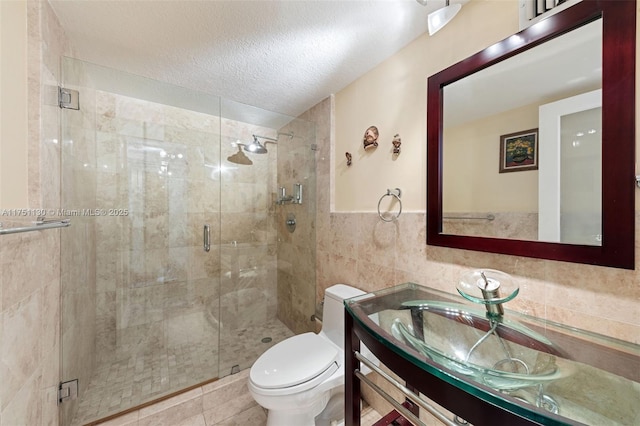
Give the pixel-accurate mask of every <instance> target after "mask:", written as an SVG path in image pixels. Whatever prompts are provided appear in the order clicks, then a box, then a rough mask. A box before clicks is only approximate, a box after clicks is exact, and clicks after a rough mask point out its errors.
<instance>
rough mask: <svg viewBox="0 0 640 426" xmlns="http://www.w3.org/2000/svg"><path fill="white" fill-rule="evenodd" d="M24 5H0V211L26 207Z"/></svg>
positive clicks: (25, 26) (25, 48) (25, 4)
mask: <svg viewBox="0 0 640 426" xmlns="http://www.w3.org/2000/svg"><path fill="white" fill-rule="evenodd" d="M26 23H27V3H26V2H24V1H1V2H0V52H2V56H1V57H0V208H27V207H29V205H28V202H27V182H28V180H27V143H26V141H27V25H26Z"/></svg>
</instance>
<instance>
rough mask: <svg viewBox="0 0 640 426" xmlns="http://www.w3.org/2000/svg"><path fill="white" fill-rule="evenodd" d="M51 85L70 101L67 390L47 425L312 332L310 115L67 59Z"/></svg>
mask: <svg viewBox="0 0 640 426" xmlns="http://www.w3.org/2000/svg"><path fill="white" fill-rule="evenodd" d="M62 80H63V81H62V86H63V88H64V89H63V92H64V94H65V96H68V97H70V98H73V97H75V96H77V97H78V99H79V102H77V105H74V102H71V105H66V107H65V108H64V109H63V110H62V120H61V121H62V129H61V138H60V143H61V144H62V149H61V151H62V161H61V170H60V174H61V181H62V189H61V191H62V194H61V214H62V215H63V216H66V217H68V218H70V219H71V221H72V226H71V227H69V228H67V229H66V230H65V232H61V244H60V245H61V283H62V289H61V293H62V297H61V316H62V324H61V346H62V354H61V365H62V379H63V381H71V382H73V381H75V380H77V382H75V383H77V386H78V397H77V399H75V400H72V401H68V402H65V403H64V404H63V405H61V410H60V416H61V421H60V424H61V425H64V426H68V425H82V424H87V423H90V422H93V421H96V420H99V419H103V418H106V417H109V416H112V415H114V414H117V413H121V412H123V411H126V410H128V409H131V408H134V407H138V406H141V405H144V404H147V403H149V402H152V401H155V400H158V399H161V398H163V397H166V396H168V395H172V394H175V393H178V392H180V391H182V390H185V389H189V388H192V387H195V386H198V385H202V384H204V383H207V382H209V381H213V380H215V379H217V378H220V377H223V376H226V375H228V374H233V373H235V372H237V371H240V370H242V369H246V368H248V367H250V366H251V365H252V363H253V362H254V361H255V360H256V359H257V357H258V356H259V355H260V354H261V353H262V352H264V351H265V350H266V349H268V348H269V347H271V346H272V345H274V344H275V343H277V342H279V341H281V340H282V339H284V338H286V337H288V336H291V335H293V334H295V333H301V332H305V331H310V330H312V329H313V327H314V324H313V322H312V321H311V316H312V314H313V313H314V312H315V293H316V291H315V234H314V232H315V156H314V147H315V129H314V125H313V123H310V122H308V121H305V120H301V119H297V118H294V117H288V116H284V115H281V114H276V113H272V112H269V111H265V110H262V109H259V108H255V107H251V106H248V105H244V104H239V103H236V102H233V101H229V100H225V99H221V98H219V97H216V96H212V95H208V94H205V93H198V92H194V91H191V90H187V89H184V88H179V87H175V86H171V85H168V84H164V83H160V82H158V81H153V80H149V79H146V78H142V77H138V76H133V75H130V74H126V73H124V72H120V71H116V70H112V69H108V68H105V67H101V66H97V65H94V64H90V63H86V62H82V61H79V60H76V59H70V58H64V59H63V61H62ZM63 98H64V96H63ZM254 135H255V137H256V138H257V140H258V141H259V142H260V143H261V144H262V146H263V147H264V148H266V149H264V150H259V151H258V152H256V151H253V152H252V151H251V150H250V147H249V145H250V144H251V143H252V142H253V141H254ZM280 188H285V191H287V192H289V193H292V192H290V191H293V188H299V189H300V194H301V195H302V194H304V197H303V198H301V200H300V202H287V201H283V200H282V196H281V195H282V191H283V190H282V189H280ZM302 189H303V190H304V192H302ZM292 220H293V222H294V223H295V227H294V226H292ZM292 228H294V230H293V232H292V231H291V230H292Z"/></svg>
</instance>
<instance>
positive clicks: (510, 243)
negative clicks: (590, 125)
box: [427, 0, 636, 269]
mask: <svg viewBox="0 0 640 426" xmlns="http://www.w3.org/2000/svg"><path fill="white" fill-rule="evenodd" d="M599 18H602V20H603V22H602V27H603V41H602V43H603V48H602V174H603V176H602V228H603V229H602V235H603V241H602V245H601V246H583V245H572V244H563V243H551V242H542V241H524V240H514V239H501V238H485V237H473V236H463V235H448V234H443V233H442V175H443V173H442V164H443V163H442V131H443V126H442V118H443V113H442V112H443V88H444V87H445V86H446V85H448V84H451V83H453V82H455V81H457V80H459V79H462V78H464V77H466V76H468V75H470V74H473V73H475V72H477V71H480V70H482V69H484V68H487V67H489V66H491V65H493V64H495V63H498V62H500V61H503V60H505V59H508V58H511V57H513V56H515V55H517V54H518V53H521V52H523V51H525V50H527V49H530V48H533V47H535V46H539V45H540V44H542V43H544V42H546V41H548V40H550V39H552V38H554V37H557V36H559V35H562V34H565V33H566V32H569V31H571V30H572V29H574V28H577V27H580V26H582V25H585V24H587V23H589V22H592V21H594V20H596V19H599ZM543 22H544V25H534V26H532V27H529V28H527V29H525V30H523V31H521V32H520V33H518V35H519V36H520V37H521V39H522V40H524V43H522V44H520V45H518V46H516V47H514V45H513V44H512V43H509V41H508V40H509V39H505V40H503V41H501V42H498V43H496V44H495V45H493V46H491V47H489V48H487V49H485V50H483V51H481V52H478V53H476V54H475V55H473V56H471V57H469V58H467V59H465V60H463V61H461V62H458V63H457V64H455V65H452V66H450V67H449V68H447V69H445V70H443V71H440V72H439V73H437V74H434V75H433V76H431V77H429V79H428V94H427V244H429V245H434V246H442V247H452V248H459V249H467V250H477V251H483V252H491V253H501V254H509V255H515V256H526V257H534V258H540V259H550V260H559V261H566V262H576V263H586V264H593V265H602V266H611V267H617V268H625V269H634V265H635V262H634V245H635V226H634V223H635V219H634V218H635V200H634V195H635V188H636V184H635V144H636V136H635V78H636V74H635V61H636V0H617V1H610V0H609V1H608V0H583V1H582V2H580V3H578V4H576V5H575V6H572V7H569V8H568V9H566V10H564V11H562V12H559V13H557V14H556V15H553V16H551V17H549V18H547V19H545V20H544V21H543Z"/></svg>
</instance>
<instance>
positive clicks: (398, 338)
mask: <svg viewBox="0 0 640 426" xmlns="http://www.w3.org/2000/svg"><path fill="white" fill-rule="evenodd" d="M345 309H346V315H345V327H346V328H345V340H346V341H345V357H346V372H347V374H346V379H345V380H346V384H345V391H346V412H345V421H346V425H347V426H359V425H360V398H361V392H360V386H361V383H362V382H369V380H367V378H366V377H365V376H363V375H362V374H361V373H360V360H361V359H362V356H361V355H360V353H359V352H360V344H361V342H362V343H364V344H365V345H366V346H367V347H368V348H369V350H370V351H371V352H372V353H373V355H375V356H376V357H377V358H378V359H379V360H380V362H381V363H382V364H384V365H385V366H386V367H387V368H389V369H390V370H391V371H393V372H394V373H395V374H396V375H397V376H399V377H400V378H402V380H404V381H405V382H406V387H405V386H402V384H400V385H399V387H405V390H406V388H408V389H409V390H411V391H413V392H414V393H420V394H422V395H424V396H425V397H426V398H428V399H430V400H431V401H433V402H435V403H436V404H438V405H440V406H441V407H443V408H445V409H446V410H448V411H450V412H451V413H454V414H455V415H456V416H458V417H459V418H460V419H464V420H466V421H467V422H469V423H470V424H472V425H475V426H482V425H491V426H495V425H509V426H514V425H531V424H541V425H585V424H586V425H600V424H607V425H631V424H638V422H639V421H640V407H639V404H638V401H640V345H637V344H633V343H629V342H624V341H621V340H617V339H612V338H609V337H607V336H602V335H599V334H595V333H591V332H587V331H582V330H579V329H575V328H572V327H568V326H564V325H562V324H558V323H554V322H551V321H544V320H541V319H539V318H535V317H532V316H528V315H524V314H520V313H517V312H514V311H510V310H508V309H505V313H504V317H503V318H499V319H496V318H495V317H491V316H490V315H486V313H485V311H484V310H483V307H482V306H477V305H475V304H473V303H471V302H469V301H467V300H466V299H464V298H462V297H459V296H456V295H452V294H448V293H444V292H441V291H438V290H434V289H430V288H427V287H423V286H419V285H417V284H413V283H406V284H402V285H399V286H397V287H393V288H389V289H384V290H381V291H376V292H374V293H370V294H367V295H363V296H359V297H356V298H353V299H349V300H347V301H345ZM434 333H435V334H434ZM438 336H442V338H438ZM465 345H466V346H465ZM504 354H507V355H504ZM486 358H488V362H487V360H486ZM493 358H495V359H493ZM503 358H508V360H507V361H508V362H505V359H503ZM366 361H367V360H366V359H365V360H364V361H363V362H365V363H366ZM507 364H509V365H507ZM375 374H377V373H375ZM366 385H367V386H369V385H370V384H369V383H367V384H366ZM374 390H376V389H374ZM376 391H377V390H376ZM405 395H406V393H405ZM398 403H399V404H400V403H402V401H399V402H398ZM425 404H426V406H427V411H430V408H431V407H432V406H431V407H430V405H431V404H430V403H429V402H424V401H423V402H420V403H419V405H421V406H422V407H423V408H424V407H425ZM412 411H413V413H414V414H415V410H412ZM405 417H406V416H405ZM445 421H447V420H446V419H445ZM445 424H447V423H445ZM449 424H453V423H449Z"/></svg>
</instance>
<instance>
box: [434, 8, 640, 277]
mask: <svg viewBox="0 0 640 426" xmlns="http://www.w3.org/2000/svg"><path fill="white" fill-rule="evenodd" d="M635 21H636V1H635V0H620V1H607V0H583V1H582V2H580V3H577V4H576V5H574V6H571V7H569V8H567V9H566V10H563V11H562V12H559V13H557V14H555V15H553V16H550V17H549V18H547V19H544V20H542V21H540V22H538V23H536V24H534V25H532V26H531V27H529V28H526V29H525V30H523V31H521V32H519V33H517V34H515V35H513V36H511V37H509V38H507V39H505V40H503V41H500V42H498V43H496V44H494V45H492V46H490V47H488V48H487V49H485V50H483V51H481V52H479V53H477V54H475V55H473V56H471V57H469V58H467V59H465V60H463V61H461V62H458V63H457V64H454V65H452V66H450V67H449V68H446V69H444V70H443V71H440V72H438V73H437V74H434V75H432V76H431V77H429V79H428V95H427V244H429V245H435V246H443V247H452V248H460V249H468V250H478V251H484V252H492V253H502V254H509V255H516V256H526V257H534V258H541V259H550V260H559V261H567V262H577V263H586V264H594V265H602V266H611V267H618V268H626V269H634V245H635V229H634V217H635V201H634V196H635V189H636V184H635V141H636V136H635V79H636V75H635V58H636V42H635V40H636V22H635ZM576 71H577V72H576ZM530 89H533V90H530ZM525 94H526V95H525ZM512 172H513V173H512Z"/></svg>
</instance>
